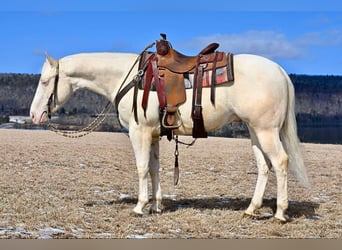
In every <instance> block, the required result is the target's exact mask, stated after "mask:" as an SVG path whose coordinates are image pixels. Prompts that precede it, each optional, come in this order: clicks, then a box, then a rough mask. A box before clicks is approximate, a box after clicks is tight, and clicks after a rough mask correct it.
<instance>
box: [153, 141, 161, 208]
mask: <svg viewBox="0 0 342 250" xmlns="http://www.w3.org/2000/svg"><path fill="white" fill-rule="evenodd" d="M150 175H151V179H152V207H151V212H157V213H160V212H161V208H160V207H161V201H162V192H161V187H160V180H159V138H153V139H152V147H151V153H150Z"/></svg>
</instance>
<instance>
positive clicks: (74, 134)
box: [47, 42, 155, 138]
mask: <svg viewBox="0 0 342 250" xmlns="http://www.w3.org/2000/svg"><path fill="white" fill-rule="evenodd" d="M154 44H155V43H154V42H153V43H152V44H150V45H148V46H146V47H145V48H144V50H143V51H142V52H141V53H140V54H139V56H138V57H137V59H136V60H135V62H134V63H133V65H132V66H131V68H130V70H129V71H128V73H127V75H126V77H125V78H124V80H123V81H122V83H121V85H120V87H119V89H118V92H117V93H116V95H115V98H114V106H115V108H116V112H117V118H118V120H119V124H120V126H121V127H122V128H123V126H122V124H121V123H120V119H119V110H118V106H119V103H120V101H121V99H122V98H123V97H124V96H125V95H126V93H127V92H128V91H129V90H130V89H131V88H133V87H134V86H136V84H137V83H138V82H139V81H140V80H139V79H141V77H142V74H143V73H144V72H143V73H142V72H140V71H139V72H138V73H137V75H136V76H134V77H133V80H132V81H131V82H130V83H128V84H127V85H126V86H125V87H123V86H124V84H125V82H126V81H127V79H128V76H129V75H130V74H131V72H132V70H133V68H134V67H135V65H136V64H137V63H138V62H139V60H140V58H141V55H142V54H143V53H144V52H145V51H146V50H147V49H149V48H151V47H152V46H153V45H154ZM58 81H59V62H58V61H57V68H56V76H55V80H54V87H53V91H52V93H51V95H50V97H49V99H48V102H47V108H48V111H47V115H48V117H49V119H51V114H52V112H51V110H52V108H54V107H56V104H57V98H58V97H57V87H58ZM112 107H113V102H112V101H108V103H107V104H106V106H105V107H104V109H103V110H102V111H101V113H100V114H98V115H97V117H96V118H95V119H94V120H93V121H92V122H91V123H89V124H88V125H87V126H86V127H84V128H82V129H79V130H76V131H65V130H60V129H58V128H57V127H56V126H54V125H52V124H51V123H50V122H48V123H47V127H48V128H49V129H50V130H51V131H53V132H55V133H57V134H59V135H62V136H64V137H68V138H80V137H83V136H86V135H88V134H90V133H92V132H93V131H94V130H95V129H97V128H98V127H99V126H100V125H101V124H102V123H103V122H104V120H105V119H106V118H107V115H108V113H109V112H110V110H111V109H112Z"/></svg>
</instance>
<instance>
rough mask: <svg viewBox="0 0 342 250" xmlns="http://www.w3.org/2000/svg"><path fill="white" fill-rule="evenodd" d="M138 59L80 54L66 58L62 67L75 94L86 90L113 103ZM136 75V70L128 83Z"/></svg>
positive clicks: (106, 54) (113, 54)
mask: <svg viewBox="0 0 342 250" xmlns="http://www.w3.org/2000/svg"><path fill="white" fill-rule="evenodd" d="M136 57H137V55H133V54H124V53H89V54H79V55H74V56H73V57H72V58H70V57H69V58H66V59H65V60H63V61H62V65H63V66H64V67H63V69H64V72H65V77H66V80H67V81H68V82H69V84H70V85H71V89H72V91H73V92H75V91H76V90H78V89H84V88H85V89H89V90H90V91H93V92H95V93H97V94H100V95H102V96H104V97H106V98H107V99H108V100H111V101H113V100H114V98H115V95H116V94H117V92H118V90H119V87H120V85H121V84H122V82H123V80H124V79H125V77H126V75H127V74H128V72H129V69H130V68H131V67H132V65H133V63H134V61H135V59H136ZM70 59H71V60H70ZM134 74H136V70H133V71H132V73H131V75H130V77H128V79H127V81H130V79H132V76H133V75H134Z"/></svg>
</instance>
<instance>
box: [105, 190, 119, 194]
mask: <svg viewBox="0 0 342 250" xmlns="http://www.w3.org/2000/svg"><path fill="white" fill-rule="evenodd" d="M115 192H116V190H115V189H111V190H108V191H106V192H105V193H106V194H112V193H115Z"/></svg>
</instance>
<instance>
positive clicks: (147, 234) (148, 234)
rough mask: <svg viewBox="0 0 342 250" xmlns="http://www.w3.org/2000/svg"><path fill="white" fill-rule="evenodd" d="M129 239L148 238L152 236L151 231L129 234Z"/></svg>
mask: <svg viewBox="0 0 342 250" xmlns="http://www.w3.org/2000/svg"><path fill="white" fill-rule="evenodd" d="M126 238H127V239H148V238H152V234H151V233H146V234H129V235H127V236H126Z"/></svg>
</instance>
